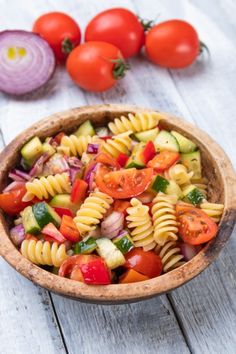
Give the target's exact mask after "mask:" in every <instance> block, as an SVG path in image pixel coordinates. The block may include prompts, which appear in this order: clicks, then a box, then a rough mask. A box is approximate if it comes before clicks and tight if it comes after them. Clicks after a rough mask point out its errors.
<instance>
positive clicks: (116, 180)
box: [95, 167, 153, 199]
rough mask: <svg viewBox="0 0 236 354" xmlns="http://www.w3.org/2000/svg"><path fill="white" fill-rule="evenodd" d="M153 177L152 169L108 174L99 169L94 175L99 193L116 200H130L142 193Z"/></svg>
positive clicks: (130, 169) (132, 169)
mask: <svg viewBox="0 0 236 354" xmlns="http://www.w3.org/2000/svg"><path fill="white" fill-rule="evenodd" d="M152 177H153V169H152V168H144V169H142V170H136V169H135V168H129V169H127V170H120V171H113V172H108V170H105V169H104V168H102V167H100V168H99V169H98V171H97V173H96V179H95V181H96V184H97V186H98V188H99V190H100V191H101V192H104V193H106V194H108V195H109V196H111V197H113V198H116V199H126V198H131V197H134V196H136V195H139V194H141V193H143V192H144V191H145V190H146V189H147V188H148V186H149V185H150V182H151V180H152Z"/></svg>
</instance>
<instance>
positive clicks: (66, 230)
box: [60, 215, 81, 242]
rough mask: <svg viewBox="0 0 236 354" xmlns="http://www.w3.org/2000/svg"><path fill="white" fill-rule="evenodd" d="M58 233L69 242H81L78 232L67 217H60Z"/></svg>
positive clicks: (70, 218)
mask: <svg viewBox="0 0 236 354" xmlns="http://www.w3.org/2000/svg"><path fill="white" fill-rule="evenodd" d="M60 233H61V234H62V235H63V236H64V237H65V238H66V239H67V240H69V241H72V242H78V241H80V240H81V237H80V234H79V231H78V229H77V227H76V225H75V223H74V221H73V219H72V217H71V216H69V215H63V216H62V221H61V226H60Z"/></svg>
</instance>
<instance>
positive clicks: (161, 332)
mask: <svg viewBox="0 0 236 354" xmlns="http://www.w3.org/2000/svg"><path fill="white" fill-rule="evenodd" d="M53 299H54V302H55V304H56V308H57V313H58V317H59V319H60V323H61V327H62V330H63V335H64V337H65V339H66V343H67V346H68V350H69V353H71V354H76V353H78V350H80V352H81V353H86V354H90V353H91V354H93V353H97V354H110V353H111V352H112V353H115V354H116V353H117V354H121V353H122V354H125V353H127V354H129V353H131V352H132V353H145V352H148V353H150V354H152V353H153V354H154V353H157V352H160V353H163V354H166V353H169V354H172V353H173V352H174V353H189V350H188V348H187V346H186V343H185V341H184V339H183V337H182V334H181V331H180V329H179V327H178V324H177V321H176V319H175V317H174V316H173V311H172V308H171V306H170V304H169V302H168V300H167V299H166V296H161V297H159V298H155V299H152V300H149V301H145V302H141V303H137V304H129V305H109V306H104V305H103V306H102V305H92V304H82V303H79V302H75V301H73V300H68V299H64V298H59V297H58V296H57V295H54V296H53ZM78 348H79V349H78Z"/></svg>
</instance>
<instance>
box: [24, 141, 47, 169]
mask: <svg viewBox="0 0 236 354" xmlns="http://www.w3.org/2000/svg"><path fill="white" fill-rule="evenodd" d="M42 153H43V144H42V143H41V141H40V140H39V138H38V137H37V136H35V137H34V138H32V139H31V140H30V141H28V143H26V144H25V145H24V146H23V148H22V149H21V155H22V157H23V159H24V161H25V162H26V164H27V165H28V166H30V167H31V166H32V165H33V163H34V162H35V161H36V160H37V158H38V157H39V156H40V155H41V154H42Z"/></svg>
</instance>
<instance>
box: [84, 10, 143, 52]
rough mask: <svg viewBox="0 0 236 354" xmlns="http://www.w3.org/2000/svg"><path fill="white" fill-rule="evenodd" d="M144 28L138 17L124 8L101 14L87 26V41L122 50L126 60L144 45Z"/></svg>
mask: <svg viewBox="0 0 236 354" xmlns="http://www.w3.org/2000/svg"><path fill="white" fill-rule="evenodd" d="M144 39H145V35H144V28H143V26H142V25H141V23H140V22H139V20H138V18H137V16H136V15H135V14H133V13H132V12H131V11H129V10H127V9H122V8H116V9H110V10H106V11H103V12H101V13H99V14H98V15H97V16H95V17H94V18H93V19H92V20H91V21H90V22H89V24H88V25H87V27H86V30H85V41H86V42H88V41H103V42H107V43H111V44H113V45H115V46H116V47H117V48H119V49H120V51H121V53H122V54H123V56H124V58H128V57H131V56H133V55H136V54H138V53H139V52H140V49H141V48H142V46H143V44H144Z"/></svg>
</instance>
